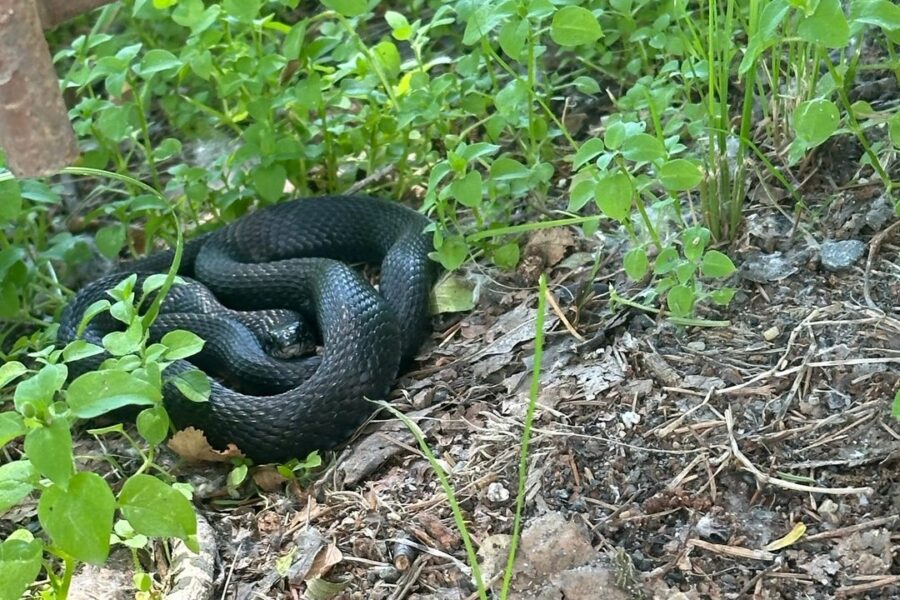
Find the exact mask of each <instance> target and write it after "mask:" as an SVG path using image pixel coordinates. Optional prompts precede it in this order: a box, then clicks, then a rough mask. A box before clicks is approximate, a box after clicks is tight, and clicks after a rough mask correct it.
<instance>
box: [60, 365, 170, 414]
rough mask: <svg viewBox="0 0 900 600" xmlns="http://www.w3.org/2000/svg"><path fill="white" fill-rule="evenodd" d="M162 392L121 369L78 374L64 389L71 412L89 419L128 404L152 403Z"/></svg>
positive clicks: (158, 398) (157, 399)
mask: <svg viewBox="0 0 900 600" xmlns="http://www.w3.org/2000/svg"><path fill="white" fill-rule="evenodd" d="M161 399H162V394H161V393H160V391H159V390H158V389H157V388H155V387H154V386H152V385H150V384H149V383H147V382H146V381H144V380H143V379H140V378H139V377H137V376H135V375H133V374H131V373H126V372H124V371H115V370H111V369H101V370H99V371H90V372H88V373H84V374H83V375H79V376H78V378H77V379H75V381H73V382H72V383H71V384H70V385H69V389H68V390H66V400H67V401H68V403H69V407H70V408H71V409H72V414H74V415H75V416H76V417H79V418H81V419H93V418H94V417H98V416H100V415H103V414H106V413H108V412H110V411H112V410H115V409H117V408H122V407H123V406H130V405H132V404H136V405H144V406H152V405H154V404H157V403H159V402H160V400H161Z"/></svg>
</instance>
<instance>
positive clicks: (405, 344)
mask: <svg viewBox="0 0 900 600" xmlns="http://www.w3.org/2000/svg"><path fill="white" fill-rule="evenodd" d="M428 224H429V221H428V219H427V218H426V217H424V216H422V215H420V214H419V213H417V212H415V211H413V210H410V209H408V208H406V207H403V206H401V205H399V204H396V203H393V202H389V201H385V200H379V199H375V198H369V197H362V196H326V197H318V198H309V199H297V200H292V201H288V202H284V203H281V204H277V205H274V206H270V207H266V208H263V209H260V210H258V211H256V212H254V213H251V214H248V215H245V216H244V217H241V218H240V219H238V220H236V221H234V222H232V223H230V224H229V225H226V226H225V227H223V228H221V229H219V230H217V231H214V232H212V233H211V234H207V235H204V236H202V237H200V238H197V239H196V240H193V241H192V242H189V243H188V244H186V246H185V251H184V255H183V258H182V264H181V267H180V270H179V273H180V274H182V275H184V276H186V277H188V278H191V279H194V280H196V281H197V282H199V284H202V286H205V287H206V288H208V289H209V290H210V291H211V292H212V294H214V295H215V298H217V299H218V301H220V302H221V303H222V304H223V305H224V306H226V307H228V309H230V310H239V311H257V310H266V311H269V313H268V314H269V315H270V316H271V317H272V318H273V319H274V320H276V321H277V320H279V319H282V320H283V316H284V314H285V312H286V311H285V309H287V310H289V311H295V312H296V313H298V314H299V315H300V316H301V317H302V319H303V320H305V321H307V322H314V323H316V324H317V327H318V331H319V335H320V338H321V343H322V346H323V350H322V352H321V354H320V355H319V356H317V357H314V358H313V360H312V361H309V360H307V361H306V362H304V363H298V364H301V365H302V366H300V367H298V368H297V369H296V370H295V371H294V372H292V373H289V374H288V375H287V382H288V383H287V384H285V381H284V380H282V381H271V382H269V384H267V383H266V381H268V380H267V377H268V375H262V376H261V382H260V381H257V382H253V381H250V382H247V381H243V382H242V383H243V386H242V387H243V388H249V389H250V390H253V389H254V387H255V388H256V389H259V390H261V391H258V392H255V393H254V392H252V391H248V392H245V391H244V389H241V391H237V390H235V389H232V388H231V387H226V386H225V385H222V384H221V383H219V382H217V381H215V380H213V379H211V380H210V384H211V387H212V393H211V396H210V399H209V402H202V403H195V402H190V401H188V400H187V399H186V398H184V397H183V396H182V394H181V392H179V391H178V390H177V388H176V387H175V386H174V385H173V384H172V383H171V382H170V383H166V384H165V389H164V397H165V402H166V408H167V410H168V412H169V415H170V417H171V418H172V420H173V422H174V423H175V425H176V426H177V427H179V428H183V427H186V426H189V425H192V426H194V427H197V428H199V429H202V430H203V431H204V432H205V433H206V435H207V438H208V439H209V441H210V443H211V444H212V445H213V446H215V447H219V448H224V447H226V446H227V444H229V443H234V444H236V445H237V446H238V448H240V449H241V450H242V451H243V452H244V453H245V454H246V455H247V456H249V457H250V458H252V459H254V460H256V461H258V462H270V461H284V460H287V459H289V458H292V457H301V458H302V457H303V456H305V455H306V454H307V453H309V452H310V451H312V450H316V449H328V448H332V447H334V446H336V445H338V444H340V443H341V442H343V441H345V440H346V438H347V437H348V436H349V435H350V434H351V433H352V432H353V431H354V430H355V429H356V428H357V427H359V425H360V424H361V423H362V422H364V421H365V419H366V418H367V417H368V416H369V415H370V414H371V413H372V411H373V405H372V404H371V403H370V402H368V400H367V399H383V398H385V397H386V396H387V394H388V392H389V391H390V387H391V385H392V383H393V381H394V379H395V377H396V376H397V373H398V371H399V369H400V368H401V365H406V364H408V363H409V361H410V360H411V359H412V358H413V357H414V356H415V353H416V352H417V350H418V348H419V346H420V345H421V343H422V341H423V340H424V337H425V335H426V333H427V330H428V324H429V313H428V296H429V292H430V289H431V286H432V285H433V283H434V279H435V276H436V273H437V269H436V265H435V264H434V263H433V262H432V261H431V260H430V259H429V257H428V252H429V251H430V250H431V248H432V242H431V236H430V234H428V233H426V232H425V229H426V227H427V225H428ZM172 256H173V253H172V251H166V252H162V253H158V254H155V255H151V256H149V257H147V258H145V259H140V260H138V261H135V262H134V263H131V264H129V265H128V266H127V267H126V269H125V270H126V271H128V272H137V273H153V272H162V271H164V270H165V269H166V268H167V266H168V265H169V264H170V263H171V260H172ZM344 262H353V263H357V262H367V263H376V264H380V265H381V274H380V282H379V291H376V290H375V289H374V288H373V287H372V286H371V285H370V284H369V283H368V281H366V280H365V279H364V278H363V277H362V276H361V275H360V274H359V273H357V272H356V271H354V270H353V269H351V268H350V267H348V266H347V265H346V264H344ZM126 274H127V273H126ZM126 274H119V275H111V276H107V277H104V278H101V279H99V280H97V281H95V282H93V283H92V284H89V285H88V286H86V287H85V288H84V289H82V290H81V291H80V292H79V293H78V294H77V295H76V297H75V298H74V299H73V300H72V302H70V303H69V305H67V307H66V308H65V310H64V312H63V315H62V318H61V323H60V328H59V333H58V340H59V342H61V343H67V342H69V341H71V340H73V339H75V338H76V337H77V327H78V324H79V323H80V321H81V317H82V315H83V314H84V312H85V310H86V308H87V307H88V306H90V304H91V303H93V302H94V301H96V300H98V299H100V298H103V297H104V294H105V290H106V289H108V288H109V287H111V286H112V285H115V283H117V282H118V281H121V279H122V278H124V277H125V276H126ZM199 284H195V283H191V284H190V285H199ZM180 287H182V286H175V287H174V288H173V291H175V290H177V289H178V288H180ZM379 292H380V293H379ZM179 295H181V296H183V297H182V298H179ZM198 303H199V304H204V303H205V300H198V299H197V296H196V295H194V294H193V293H192V292H191V290H190V289H188V290H187V291H178V293H176V294H172V297H171V298H170V297H167V298H166V300H165V302H164V312H165V313H166V314H164V315H161V317H160V321H163V320H165V319H168V320H169V323H168V324H167V325H168V326H178V327H181V328H186V329H200V331H199V332H198V335H201V337H206V339H207V346H212V348H211V349H210V350H209V351H208V352H205V353H204V358H201V359H200V360H199V362H200V363H201V367H203V368H208V367H211V366H213V363H217V362H218V360H219V357H221V356H223V355H229V354H235V353H237V358H238V360H244V361H245V364H244V365H243V367H244V368H245V369H250V370H251V371H252V370H254V369H255V368H256V367H255V366H254V365H255V364H256V363H255V362H253V361H254V360H255V358H254V356H255V354H254V352H255V351H250V350H248V349H249V348H251V344H250V342H249V340H248V339H247V338H243V337H241V335H243V332H246V331H247V329H246V328H242V327H241V326H235V325H234V321H233V320H230V319H227V318H225V317H226V315H221V318H220V315H218V314H216V310H215V308H209V306H207V308H206V309H204V310H201V311H199V312H201V313H202V312H204V311H205V312H206V313H208V314H207V316H206V317H205V318H202V319H201V318H200V317H199V316H197V307H196V305H197V304H198ZM186 306H187V307H189V308H185V307H186ZM225 310H226V309H223V312H224V311H225ZM112 321H113V320H112V319H110V318H105V319H103V318H101V319H95V320H94V321H92V322H91V324H90V325H89V327H88V328H87V330H86V331H85V332H84V334H83V337H84V338H85V339H88V341H94V342H95V343H97V342H98V341H99V339H101V338H102V336H103V335H104V334H105V333H106V332H108V330H109V329H110V328H111V327H112V325H111V322H112ZM173 323H174V325H173ZM201 323H202V324H201ZM195 324H200V325H198V327H192V325H195ZM151 333H152V332H151ZM210 339H212V340H213V341H212V342H210V341H209V340H210ZM102 358H103V356H102V355H100V356H99V357H97V358H95V359H93V360H86V361H81V363H80V364H79V365H78V368H77V369H76V374H77V372H78V371H84V370H87V369H89V368H96V366H97V365H98V364H99V360H101V359H102ZM261 360H263V361H267V360H268V361H270V362H274V364H275V365H276V369H277V366H278V364H279V363H278V359H271V358H262V359H261ZM204 361H205V362H204ZM290 363H291V361H284V365H285V370H286V371H290V369H289V368H288V367H287V365H288V364H290ZM192 368H194V367H193V366H192V365H190V364H189V363H187V362H185V361H183V360H179V361H176V362H174V363H172V364H171V365H169V366H168V367H167V368H166V370H165V373H164V375H165V376H167V377H170V376H172V375H176V376H177V375H178V374H180V373H183V372H185V371H187V370H189V369H192ZM286 385H289V386H292V387H289V389H287V390H285V391H280V392H279V393H274V394H271V393H270V392H272V391H273V390H279V389H282V388H283V387H285V386H286Z"/></svg>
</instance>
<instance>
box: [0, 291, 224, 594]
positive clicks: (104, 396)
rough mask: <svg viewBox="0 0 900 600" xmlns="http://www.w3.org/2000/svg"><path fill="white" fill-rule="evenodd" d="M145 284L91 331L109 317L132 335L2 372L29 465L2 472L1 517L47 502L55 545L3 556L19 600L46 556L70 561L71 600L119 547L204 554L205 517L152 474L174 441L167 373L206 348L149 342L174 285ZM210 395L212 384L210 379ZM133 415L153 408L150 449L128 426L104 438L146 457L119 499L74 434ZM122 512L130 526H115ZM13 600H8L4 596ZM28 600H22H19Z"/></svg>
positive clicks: (7, 415)
mask: <svg viewBox="0 0 900 600" xmlns="http://www.w3.org/2000/svg"><path fill="white" fill-rule="evenodd" d="M136 279H137V278H136V276H134V275H132V276H131V277H128V278H126V279H125V280H123V281H122V282H121V283H120V284H118V285H117V286H116V287H115V288H113V289H112V290H110V292H109V296H110V299H111V300H112V301H111V302H110V301H106V300H104V301H101V302H98V303H96V304H95V305H94V308H93V310H90V311H89V312H88V313H87V314H86V315H85V317H84V319H83V322H82V324H81V329H82V330H83V329H84V327H86V326H87V324H88V322H89V321H90V320H91V319H92V318H95V317H96V316H97V315H98V314H100V313H101V312H104V311H107V312H109V314H110V315H111V316H112V317H113V318H114V319H117V320H119V321H121V322H122V325H123V327H124V331H122V332H115V333H121V334H122V335H115V333H110V334H107V335H106V336H104V338H103V340H102V346H98V345H95V344H93V343H90V342H87V341H85V340H81V339H79V340H75V341H72V342H70V343H69V344H67V345H66V347H65V348H54V347H53V346H48V347H46V348H44V349H43V350H40V351H37V352H34V353H32V354H31V357H32V358H33V359H34V360H35V362H36V365H35V367H33V368H27V367H26V366H25V365H24V364H22V363H21V362H18V361H10V362H7V363H6V364H4V365H3V367H0V387H5V386H8V385H10V384H12V383H13V382H15V381H16V380H18V383H17V384H16V386H15V391H14V393H13V396H12V397H13V401H14V409H15V410H9V411H6V412H2V413H0V441H2V443H3V445H6V444H8V443H10V442H12V441H14V440H16V439H17V438H21V437H23V436H24V445H23V447H24V455H23V458H22V459H20V460H17V461H14V462H10V463H7V464H5V465H2V466H0V512H5V511H6V510H9V509H10V508H12V507H13V506H15V505H16V504H18V503H19V502H21V501H22V500H24V499H25V498H26V497H27V496H29V495H31V494H38V495H39V496H40V499H39V502H38V519H39V521H40V524H41V527H42V529H43V531H44V533H45V534H46V536H47V538H49V539H48V540H47V541H46V542H44V541H43V540H41V539H40V538H38V539H26V540H23V539H20V538H17V537H15V534H14V536H13V537H10V538H8V539H7V540H5V541H4V542H3V546H2V547H0V548H2V550H0V570H2V571H3V573H4V574H7V573H9V574H10V575H9V578H8V579H7V578H6V575H4V579H5V583H4V584H3V585H6V586H9V587H8V590H7V591H9V593H12V592H13V591H17V593H18V594H21V593H22V591H23V590H24V589H25V587H26V586H27V585H28V584H30V583H31V582H32V581H33V580H34V579H35V577H37V574H38V572H39V570H40V567H41V565H42V555H43V554H48V555H50V556H56V557H59V558H61V559H63V567H62V569H63V572H62V574H61V575H60V576H53V577H51V582H52V583H53V585H54V588H55V589H56V591H57V592H59V593H62V595H63V596H64V595H65V590H66V589H67V588H68V581H69V579H70V578H71V576H72V572H73V569H74V561H78V562H88V563H92V564H103V563H104V562H105V561H106V559H107V556H108V555H109V550H110V540H111V539H112V540H113V541H120V542H121V543H124V544H125V545H129V546H132V547H136V546H143V545H144V544H145V543H146V538H148V537H179V538H182V539H184V540H185V541H186V542H187V543H188V544H189V545H192V546H194V547H196V543H197V542H196V539H195V538H194V536H195V534H196V517H195V514H194V510H193V507H192V505H191V503H190V492H189V491H188V492H187V495H185V494H184V493H182V492H181V491H178V490H176V489H175V488H173V487H172V486H170V485H169V484H167V483H165V482H163V481H161V480H160V479H157V478H156V477H152V476H150V475H146V474H143V473H142V472H143V471H144V470H146V469H148V468H149V467H151V466H153V460H154V456H155V452H156V447H157V446H158V445H159V444H161V443H162V442H163V441H164V440H165V438H166V437H167V435H168V431H169V418H168V415H167V413H166V410H165V407H164V406H163V405H162V386H163V381H164V378H165V376H164V373H165V370H166V367H168V366H169V365H171V364H172V362H173V361H175V360H179V359H181V358H185V357H187V356H190V355H192V354H194V353H196V352H198V351H199V350H200V349H201V347H202V342H201V341H200V340H199V339H198V338H197V337H196V336H195V335H194V334H192V333H188V332H183V331H174V332H172V333H169V334H167V335H166V336H164V338H163V339H162V341H161V342H160V343H156V344H150V343H149V342H148V337H149V332H148V327H149V322H148V321H147V320H146V314H140V313H139V308H140V307H142V306H146V305H147V304H151V306H152V303H149V302H148V296H149V295H150V294H153V293H154V292H156V291H158V290H159V289H160V287H161V286H164V285H165V281H164V278H158V277H157V278H151V279H149V280H147V281H145V284H144V286H143V288H142V291H141V293H140V294H138V293H137V291H136V290H135V283H136ZM104 351H105V352H106V353H107V355H108V356H109V358H107V359H106V360H104V361H103V363H102V364H101V365H100V368H99V369H97V370H93V371H88V372H86V373H83V374H81V375H79V376H78V377H75V378H74V379H73V380H72V381H71V382H70V383H69V384H68V385H66V379H67V375H68V372H69V364H70V363H72V362H74V361H78V360H83V359H85V358H89V357H91V356H95V355H97V354H99V353H101V352H104ZM203 379H204V381H207V383H206V390H207V394H208V385H209V384H208V380H206V377H205V376H203ZM126 406H148V407H149V408H145V409H144V410H143V411H142V412H141V413H140V414H139V415H138V419H137V429H138V433H139V434H140V435H141V437H142V438H143V440H144V441H143V443H142V444H137V443H136V442H135V441H133V440H131V438H130V437H129V436H127V434H125V433H124V429H123V428H122V426H121V425H115V426H112V427H108V428H106V429H105V430H97V431H95V433H113V432H117V433H120V434H122V435H124V436H125V437H126V439H128V440H129V441H130V442H131V443H132V445H134V447H135V449H136V450H137V451H138V452H139V453H140V455H141V456H142V458H143V464H142V465H141V467H140V468H139V469H138V472H137V473H135V474H134V475H132V476H131V477H129V478H128V479H127V480H126V481H125V482H124V484H123V485H122V486H121V489H120V490H119V492H118V495H116V494H114V492H113V489H112V488H111V487H110V484H109V483H108V482H107V481H106V480H105V479H104V478H102V477H100V476H99V475H97V474H95V473H92V472H90V471H82V470H79V469H77V468H76V464H75V457H74V450H73V446H72V433H71V428H72V427H73V424H74V422H75V421H76V420H77V419H90V418H94V417H97V416H99V415H102V414H106V413H109V412H112V411H115V410H117V409H119V408H123V407H126ZM117 511H119V512H120V513H121V515H122V517H123V519H121V520H119V521H118V522H115V524H114V519H115V516H116V513H117ZM3 597H7V596H3ZM9 597H18V596H9Z"/></svg>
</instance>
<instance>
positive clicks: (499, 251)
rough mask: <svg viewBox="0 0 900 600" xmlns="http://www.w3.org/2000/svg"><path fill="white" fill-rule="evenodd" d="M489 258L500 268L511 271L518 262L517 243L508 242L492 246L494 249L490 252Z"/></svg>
mask: <svg viewBox="0 0 900 600" xmlns="http://www.w3.org/2000/svg"><path fill="white" fill-rule="evenodd" d="M491 258H492V259H493V261H494V264H495V265H497V266H498V267H500V268H501V269H506V270H508V271H511V270H512V269H515V268H516V265H517V264H519V245H518V244H517V243H515V242H510V243H508V244H503V245H502V246H498V247H497V248H494V251H493V252H492V253H491Z"/></svg>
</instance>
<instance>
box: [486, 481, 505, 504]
mask: <svg viewBox="0 0 900 600" xmlns="http://www.w3.org/2000/svg"><path fill="white" fill-rule="evenodd" d="M487 499H488V501H489V502H493V503H494V504H500V503H501V502H506V501H507V500H509V490H508V489H506V488H505V487H503V484H502V483H500V482H497V481H495V482H493V483H492V484H490V485H489V486H488V489H487Z"/></svg>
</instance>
